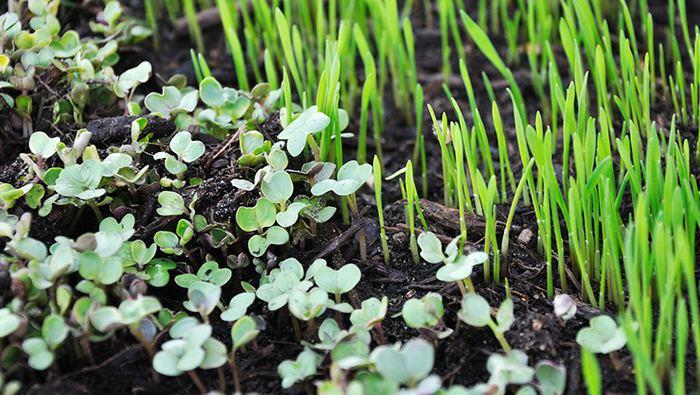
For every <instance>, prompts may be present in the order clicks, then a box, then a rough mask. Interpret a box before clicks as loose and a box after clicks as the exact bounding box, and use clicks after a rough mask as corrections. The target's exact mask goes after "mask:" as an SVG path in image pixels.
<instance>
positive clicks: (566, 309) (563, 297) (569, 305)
mask: <svg viewBox="0 0 700 395" xmlns="http://www.w3.org/2000/svg"><path fill="white" fill-rule="evenodd" d="M554 314H555V315H556V316H557V317H559V318H561V319H563V320H564V321H567V320H570V319H572V318H573V317H574V315H576V302H575V301H574V299H573V298H572V297H571V296H569V295H567V294H560V295H557V296H555V297H554Z"/></svg>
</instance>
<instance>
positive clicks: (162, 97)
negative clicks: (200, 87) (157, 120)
mask: <svg viewBox="0 0 700 395" xmlns="http://www.w3.org/2000/svg"><path fill="white" fill-rule="evenodd" d="M198 99H199V94H198V91H197V90H190V91H189V92H187V91H186V92H182V91H180V89H178V88H177V87H174V86H164V87H163V93H156V92H151V93H149V94H148V95H146V98H145V99H144V105H145V106H146V108H147V109H148V110H149V111H151V114H154V115H159V116H161V117H163V118H171V117H176V116H177V115H178V114H183V113H191V112H192V111H194V109H195V107H197V101H198Z"/></svg>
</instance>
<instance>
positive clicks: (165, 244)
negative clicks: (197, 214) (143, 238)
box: [153, 218, 195, 255]
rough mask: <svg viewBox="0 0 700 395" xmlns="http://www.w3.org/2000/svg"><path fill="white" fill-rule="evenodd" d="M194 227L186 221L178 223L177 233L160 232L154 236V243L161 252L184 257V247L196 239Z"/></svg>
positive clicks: (182, 220)
mask: <svg viewBox="0 0 700 395" xmlns="http://www.w3.org/2000/svg"><path fill="white" fill-rule="evenodd" d="M194 232H195V229H194V226H193V225H192V223H191V222H190V221H188V220H186V219H184V218H183V219H180V220H179V221H177V227H176V228H175V233H173V232H171V231H168V230H159V231H158V232H156V234H155V235H153V241H154V242H155V243H156V245H158V247H159V248H160V250H161V251H163V252H164V253H166V254H169V255H182V254H183V253H184V252H185V250H184V247H185V245H186V244H187V243H189V241H190V240H192V237H194Z"/></svg>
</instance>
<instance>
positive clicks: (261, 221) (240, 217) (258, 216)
mask: <svg viewBox="0 0 700 395" xmlns="http://www.w3.org/2000/svg"><path fill="white" fill-rule="evenodd" d="M276 214H277V210H276V209H275V205H274V203H272V202H271V201H270V200H269V199H266V198H261V199H259V200H258V201H257V203H255V206H254V207H240V208H239V209H238V210H236V223H237V224H238V226H239V227H240V228H241V229H242V230H243V231H244V232H255V231H262V230H263V229H265V228H267V227H270V226H272V225H274V223H275V216H276Z"/></svg>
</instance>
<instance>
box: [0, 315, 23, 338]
mask: <svg viewBox="0 0 700 395" xmlns="http://www.w3.org/2000/svg"><path fill="white" fill-rule="evenodd" d="M21 323H22V317H20V316H19V315H17V314H15V313H13V312H11V311H10V309H8V308H7V307H3V308H2V309H0V339H2V338H4V337H7V336H9V335H11V334H12V332H14V331H16V330H17V328H19V326H20V324H21Z"/></svg>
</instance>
